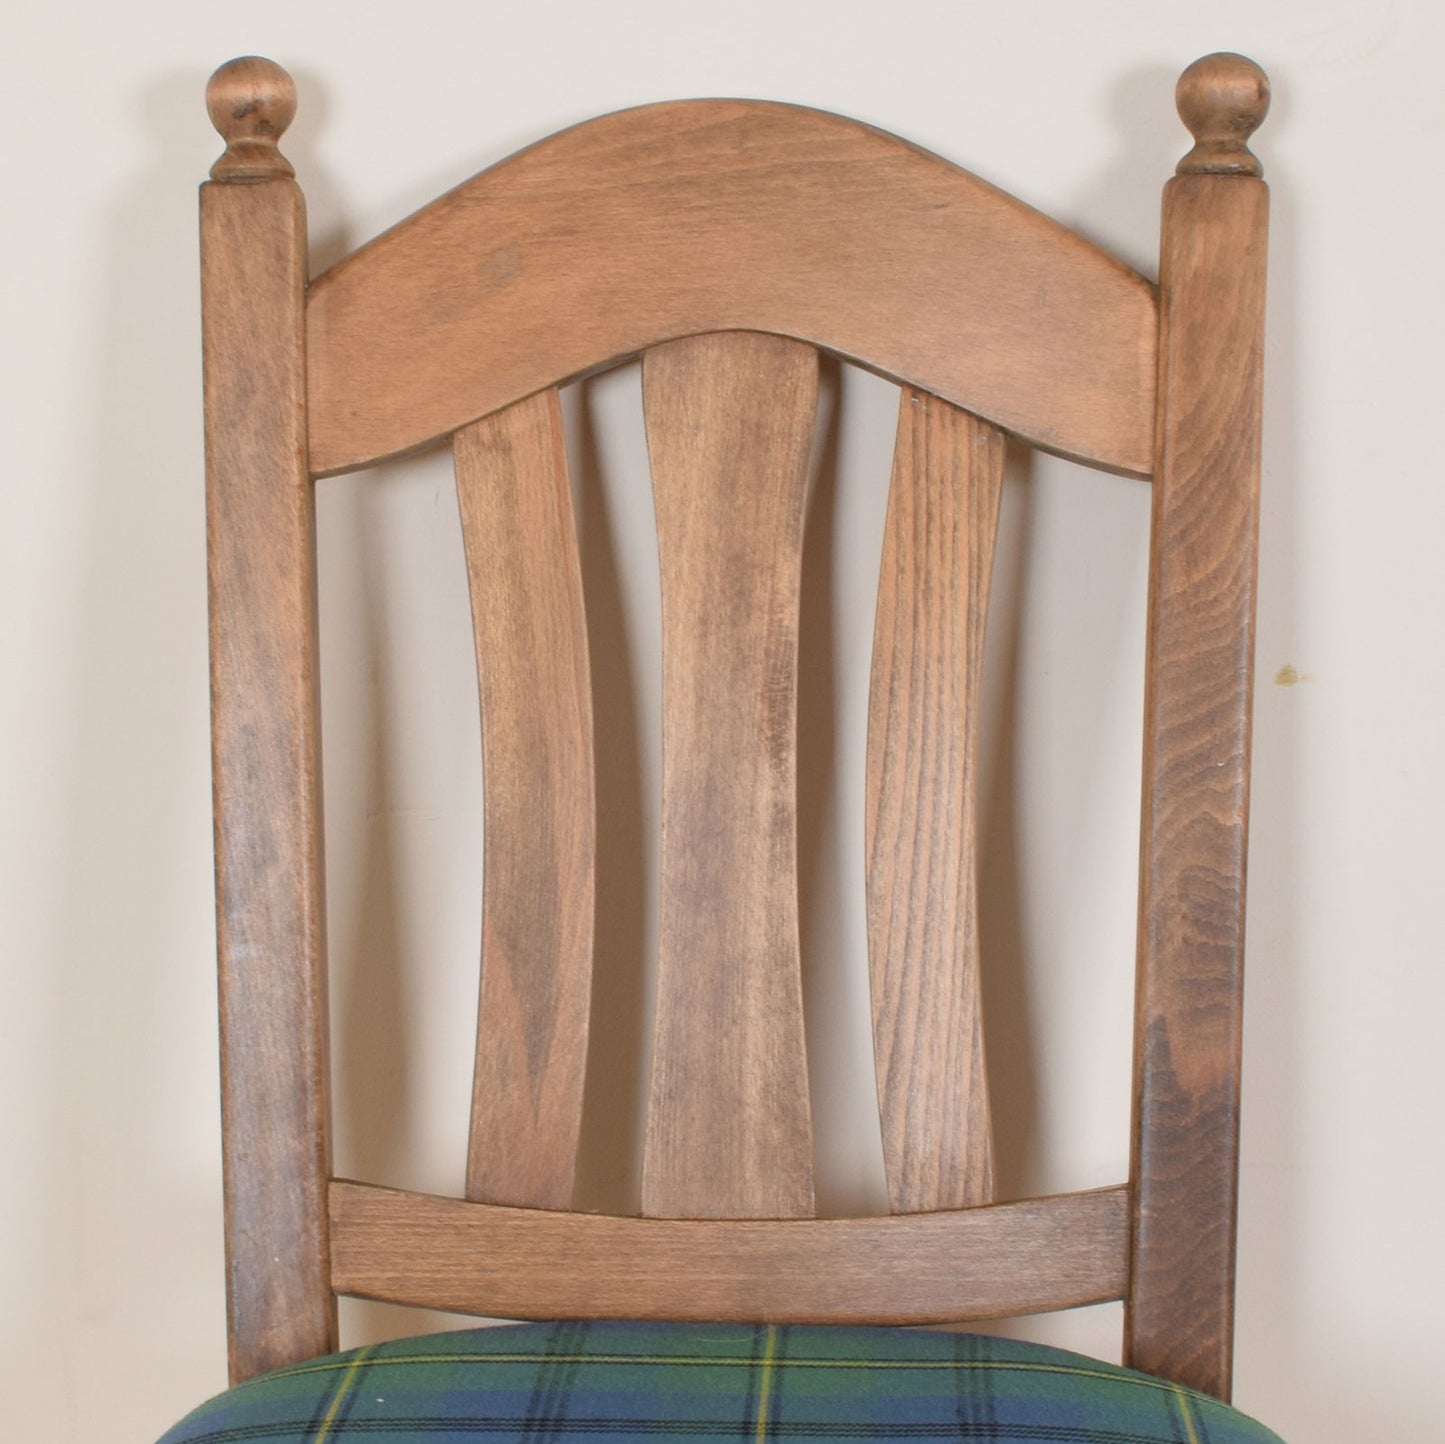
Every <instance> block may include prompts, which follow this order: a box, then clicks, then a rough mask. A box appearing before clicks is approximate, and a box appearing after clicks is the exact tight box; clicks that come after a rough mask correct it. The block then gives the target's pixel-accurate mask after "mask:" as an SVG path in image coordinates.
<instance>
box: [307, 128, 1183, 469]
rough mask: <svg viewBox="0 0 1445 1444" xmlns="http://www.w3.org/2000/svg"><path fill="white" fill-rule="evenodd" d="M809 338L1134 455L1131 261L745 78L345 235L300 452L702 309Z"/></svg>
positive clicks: (327, 292)
mask: <svg viewBox="0 0 1445 1444" xmlns="http://www.w3.org/2000/svg"><path fill="white" fill-rule="evenodd" d="M725 330H754V331H771V332H776V333H779V334H782V335H787V336H794V337H797V338H798V339H800V340H804V341H809V342H811V343H813V344H814V345H817V346H819V347H820V348H822V349H824V350H827V351H830V352H834V353H837V354H839V355H842V356H844V357H846V358H848V359H849V360H852V361H856V362H858V363H860V364H862V365H864V366H867V367H869V368H871V369H873V370H876V371H879V372H882V373H884V374H886V375H888V376H890V377H892V378H894V379H895V380H898V381H901V382H905V383H907V384H909V385H913V386H917V387H919V388H921V389H923V390H926V391H931V392H934V393H935V394H937V395H939V396H942V397H944V398H946V399H947V400H949V401H952V402H954V403H955V404H957V405H960V406H963V407H966V408H967V409H969V410H970V411H974V412H976V413H977V414H979V415H981V416H984V417H986V418H988V419H989V420H990V421H993V422H996V423H997V424H998V425H1000V426H1002V427H1004V428H1005V429H1007V430H1009V431H1012V432H1015V433H1017V434H1018V435H1020V436H1022V437H1023V438H1024V439H1025V440H1027V441H1030V442H1032V443H1034V444H1035V445H1038V446H1042V447H1044V448H1046V449H1048V450H1051V451H1056V452H1060V453H1062V454H1064V455H1068V456H1073V457H1076V458H1078V459H1080V460H1083V461H1087V462H1090V463H1092V464H1095V465H1101V466H1106V467H1110V468H1114V469H1117V470H1121V471H1127V472H1132V473H1136V474H1147V472H1148V471H1149V470H1150V467H1151V464H1152V456H1151V453H1152V447H1153V430H1154V384H1155V377H1154V372H1155V361H1156V345H1157V330H1158V308H1157V302H1156V299H1155V292H1154V288H1153V287H1152V286H1151V285H1150V284H1149V282H1147V281H1146V280H1144V278H1143V277H1141V276H1139V275H1137V274H1136V273H1135V272H1133V271H1131V270H1130V269H1128V268H1127V267H1126V266H1124V265H1122V264H1121V263H1120V262H1118V261H1116V260H1114V259H1113V258H1111V257H1109V256H1107V255H1106V254H1105V253H1104V252H1103V251H1101V250H1099V249H1098V248H1097V247H1095V246H1093V245H1091V244H1090V243H1089V242H1087V241H1085V240H1084V239H1082V238H1081V237H1079V236H1077V235H1075V234H1074V233H1073V232H1071V231H1069V230H1067V229H1065V228H1064V227H1063V226H1060V225H1059V224H1057V223H1056V222H1055V221H1052V220H1050V219H1048V218H1047V217H1046V216H1043V215H1041V214H1040V213H1039V212H1037V211H1035V210H1033V209H1031V208H1030V207H1028V206H1026V205H1024V204H1023V203H1022V202H1021V201H1018V200H1015V199H1014V198H1013V197H1011V196H1009V195H1006V194H1004V193H1003V192H1002V191H999V190H997V189H995V188H994V187H993V186H991V185H988V184H987V183H986V182H984V181H981V180H979V179H978V178H977V177H976V176H973V175H970V174H969V173H968V172H967V171H964V170H961V169H959V168H958V167H957V166H954V165H952V164H950V163H949V162H947V161H944V160H941V159H940V158H939V157H937V156H935V155H932V154H930V153H928V152H926V151H923V150H920V149H918V148H917V147H915V146H912V145H909V144H908V143H907V142H905V141H902V140H899V139H898V138H897V137H896V136H892V135H889V134H887V133H886V132H883V131H879V130H874V129H872V128H871V127H869V126H866V125H862V124H860V123H858V122H856V121H851V120H845V119H842V118H841V117H839V116H835V115H829V114H827V113H825V112H822V111H815V110H808V109H803V108H800V107H796V106H788V105H779V104H774V103H772V102H763V101H731V100H703V101H674V102H669V103H665V104H661V105H651V106H645V107H642V108H640V109H637V110H628V111H620V112H617V113H615V114H613V115H608V116H603V117H602V118H600V119H598V120H594V121H590V122H587V123H585V124H583V125H579V126H576V127H574V128H573V129H571V130H566V131H563V132H561V133H560V134H558V135H555V136H552V137H551V138H550V139H548V140H544V141H541V142H540V143H538V144H537V145H534V146H532V147H530V148H529V149H527V150H524V151H521V152H519V153H518V154H516V155H514V156H512V157H511V158H510V159H508V160H504V161H502V162H500V163H499V164H498V165H495V166H493V167H491V168H490V169H488V170H485V171H482V172H481V173H480V174H479V175H477V176H474V177H473V178H472V179H471V180H469V181H466V182H465V183H463V184H462V185H460V186H458V187H457V188H456V189H455V190H453V191H451V192H450V193H448V194H447V195H444V196H442V197H441V198H440V199H438V200H436V201H434V202H433V203H432V204H430V205H428V206H426V207H425V208H424V209H422V210H420V211H418V212H417V213H416V214H415V215H413V216H411V217H410V218H409V219H407V220H405V221H403V222H401V223H400V224H399V225H397V226H395V227H393V228H392V229H391V230H389V231H387V232H386V233H385V234H384V235H381V236H379V237H378V238H377V239H376V240H374V241H372V242H370V243H369V244H368V245H366V246H363V247H362V248H361V249H360V250H358V251H356V252H355V253H354V254H352V255H351V256H348V257H347V258H346V259H345V260H343V261H341V262H339V263H338V264H337V265H336V266H334V267H332V269H331V270H329V271H327V272H326V273H325V274H323V275H322V276H320V277H319V278H318V279H317V280H316V282H315V283H314V284H313V286H312V287H311V290H310V293H309V296H308V303H307V350H308V362H307V364H308V409H309V413H310V423H309V426H310V453H311V465H312V468H313V470H314V471H315V472H316V473H317V474H324V473H328V472H336V471H345V470H349V469H351V468H353V467H356V466H362V465H365V464H366V463H368V462H371V461H376V460H379V459H381V458H383V457H386V456H391V455H395V454H396V453H398V452H401V451H406V450H409V449H412V448H414V447H417V446H420V445H423V444H424V443H426V442H428V441H431V440H434V439H436V438H438V437H440V436H443V435H446V434H447V433H449V432H452V431H455V430H456V429H457V428H459V427H461V426H463V425H466V424H467V423H469V422H471V421H473V420H475V419H476V418H478V417H480V416H484V415H486V414H487V413H489V412H491V411H494V410H497V409H498V408H500V407H502V406H505V405H508V404H510V403H511V402H513V401H516V400H519V399H521V398H522V397H524V396H527V395H529V394H531V393H532V392H534V391H537V390H539V389H540V388H542V387H544V386H548V385H551V384H554V383H557V382H561V381H565V380H568V379H571V378H573V377H576V376H581V375H585V374H587V373H588V372H591V371H595V370H598V369H601V368H602V367H604V366H606V365H608V364H610V363H613V362H615V361H619V360H623V359H625V358H627V357H629V356H631V355H635V354H636V353H637V352H639V351H642V350H644V349H646V348H647V347H649V346H652V345H655V344H656V343H658V342H660V341H665V340H670V339H673V338H676V337H679V336H685V335H691V334H695V333H698V332H703V331H725Z"/></svg>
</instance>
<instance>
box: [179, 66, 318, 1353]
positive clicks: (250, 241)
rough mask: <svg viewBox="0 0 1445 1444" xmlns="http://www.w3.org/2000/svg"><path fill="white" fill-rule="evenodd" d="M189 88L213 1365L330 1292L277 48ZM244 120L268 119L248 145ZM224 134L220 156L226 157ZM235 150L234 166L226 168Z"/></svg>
mask: <svg viewBox="0 0 1445 1444" xmlns="http://www.w3.org/2000/svg"><path fill="white" fill-rule="evenodd" d="M207 99H208V102H209V104H210V108H211V113H212V116H213V117H214V118H215V119H216V123H217V127H218V128H219V129H220V130H221V132H222V134H223V135H224V136H225V137H226V139H227V141H228V148H227V155H226V157H223V158H222V160H221V161H219V162H217V173H218V174H220V175H221V176H223V177H226V178H225V179H222V180H217V181H211V182H209V183H208V184H206V185H204V186H202V187H201V293H202V300H203V303H204V304H203V309H204V328H203V344H204V354H205V400H206V527H207V538H208V548H209V554H210V619H211V736H212V760H213V779H214V798H215V828H216V924H217V935H218V936H217V942H218V961H219V966H220V1006H221V1096H222V1110H223V1121H224V1133H225V1142H224V1157H225V1197H226V1240H227V1247H226V1293H227V1304H228V1310H229V1321H230V1371H231V1378H232V1381H233V1382H235V1381H239V1380H241V1379H245V1378H249V1377H250V1376H251V1375H252V1374H256V1373H260V1372H262V1371H263V1370H266V1369H271V1368H276V1367H279V1366H280V1365H282V1364H285V1363H289V1362H291V1361H292V1360H294V1359H297V1358H304V1357H306V1356H308V1355H311V1354H319V1353H325V1352H327V1350H329V1349H331V1348H334V1347H335V1342H336V1310H335V1302H334V1300H333V1298H332V1295H331V1289H330V1280H329V1277H328V1273H329V1269H328V1259H327V1236H326V1226H327V1214H326V1198H325V1189H326V1180H327V1178H328V1176H329V1175H330V1172H331V1155H330V1146H329V1138H330V1130H329V1119H328V1113H327V1039H326V1035H327V1014H326V971H325V968H326V957H325V906H324V902H323V899H322V893H321V887H322V868H321V830H320V769H319V760H318V755H317V749H318V738H319V724H318V718H317V711H316V629H315V605H314V586H315V555H314V548H315V539H314V518H313V509H312V493H311V486H310V482H309V479H308V477H307V471H306V412H305V375H304V369H303V368H304V355H305V350H304V337H303V312H302V287H303V284H304V281H305V275H306V212H305V207H304V205H303V204H302V200H301V192H300V191H299V190H298V189H297V187H296V184H295V182H294V181H292V180H290V179H287V178H285V177H286V176H287V175H289V172H290V167H289V166H286V165H285V163H284V162H283V161H280V157H279V153H278V152H277V151H276V147H275V144H274V135H279V134H280V133H281V131H283V130H284V129H285V122H286V121H287V120H289V118H290V114H291V111H292V110H293V109H294V101H295V97H294V92H292V91H291V88H290V80H289V78H288V77H287V76H286V75H285V72H284V71H281V70H280V68H279V67H278V66H274V65H270V63H269V62H266V61H255V60H250V61H244V62H240V63H238V65H237V66H236V67H234V68H232V67H227V68H226V69H225V70H222V71H221V72H218V74H217V76H216V77H215V78H214V79H213V81H212V83H211V86H210V88H209V90H208V92H207ZM258 136H260V137H263V138H262V139H257V137H258ZM266 136H272V137H273V138H272V139H271V141H270V143H269V146H268V145H267V143H266V141H265V139H264V137H266ZM237 151H239V152H240V155H241V161H240V162H239V163H237V164H232V165H228V164H227V158H228V157H229V158H232V159H233V160H234V156H235V154H236V152H237ZM268 154H269V156H270V157H271V160H270V168H269V170H268V169H267V168H266V164H267V162H266V157H267V155H268ZM238 170H239V171H240V174H241V178H240V179H233V178H231V177H233V176H235V175H236V174H237V171H238ZM268 175H269V176H270V177H273V178H269V179H268V178H266V177H267V176H268Z"/></svg>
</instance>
